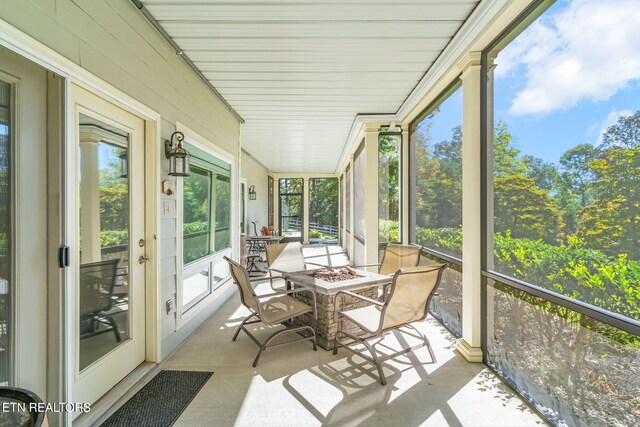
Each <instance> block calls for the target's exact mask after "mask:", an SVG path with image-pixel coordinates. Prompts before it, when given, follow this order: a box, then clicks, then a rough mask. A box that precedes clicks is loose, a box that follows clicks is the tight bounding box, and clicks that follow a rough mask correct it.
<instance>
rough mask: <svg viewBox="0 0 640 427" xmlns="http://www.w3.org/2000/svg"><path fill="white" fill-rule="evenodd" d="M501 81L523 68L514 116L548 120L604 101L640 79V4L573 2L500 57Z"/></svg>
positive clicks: (631, 1) (610, 0)
mask: <svg viewBox="0 0 640 427" xmlns="http://www.w3.org/2000/svg"><path fill="white" fill-rule="evenodd" d="M496 63H497V64H498V66H497V67H496V71H495V72H496V77H498V78H499V77H501V76H505V75H507V74H509V73H513V72H519V71H520V69H519V68H518V69H517V71H516V68H517V67H518V66H520V65H522V66H523V67H524V72H525V75H526V83H525V84H524V86H523V87H522V88H519V90H518V91H517V92H516V94H515V97H514V99H513V101H512V103H511V107H510V109H509V113H511V114H514V115H527V114H533V115H544V114H548V113H551V112H553V111H556V110H563V109H566V108H570V107H572V106H575V105H576V104H578V102H580V101H582V100H592V101H601V100H606V99H608V98H610V97H611V96H613V95H614V94H615V93H616V92H617V91H619V90H620V89H622V88H624V87H625V86H627V85H628V84H629V83H630V82H632V81H634V80H637V79H640V1H638V0H573V1H571V2H570V4H569V6H568V7H566V8H565V9H563V10H561V11H559V12H556V13H554V14H550V15H548V16H544V17H543V18H542V19H539V20H537V21H536V22H534V23H533V24H532V25H531V26H530V27H529V28H528V29H527V30H526V31H525V32H524V33H522V34H521V35H520V36H519V37H518V38H516V39H515V40H514V42H512V43H511V44H510V45H508V46H507V47H506V48H505V49H504V50H503V51H502V52H500V54H499V56H498V58H497V59H496Z"/></svg>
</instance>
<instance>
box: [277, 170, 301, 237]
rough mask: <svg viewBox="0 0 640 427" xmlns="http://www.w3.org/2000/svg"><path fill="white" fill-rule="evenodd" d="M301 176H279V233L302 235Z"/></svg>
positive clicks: (290, 235)
mask: <svg viewBox="0 0 640 427" xmlns="http://www.w3.org/2000/svg"><path fill="white" fill-rule="evenodd" d="M303 185H304V180H303V179H302V178H281V179H280V182H279V186H280V234H281V235H282V236H287V237H297V238H301V237H302V203H303V201H302V197H303V194H302V191H303Z"/></svg>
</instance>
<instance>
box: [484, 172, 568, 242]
mask: <svg viewBox="0 0 640 427" xmlns="http://www.w3.org/2000/svg"><path fill="white" fill-rule="evenodd" d="M494 186H495V221H494V227H495V230H494V231H496V232H507V231H510V233H511V235H512V236H513V237H515V238H520V237H521V238H527V239H532V240H537V239H542V240H544V241H545V242H548V243H554V242H557V241H558V240H559V238H560V237H561V231H562V228H563V222H562V214H561V212H560V211H559V210H558V209H557V207H556V203H555V201H554V199H553V198H552V197H551V196H550V194H549V191H548V190H542V189H540V188H538V187H537V186H536V184H535V182H534V180H533V179H532V178H529V177H526V176H524V175H508V176H505V177H496V178H495V179H494Z"/></svg>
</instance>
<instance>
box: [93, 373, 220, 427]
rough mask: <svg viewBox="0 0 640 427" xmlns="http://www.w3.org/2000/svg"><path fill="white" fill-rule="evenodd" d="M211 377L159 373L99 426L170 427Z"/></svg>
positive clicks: (205, 374) (204, 374) (203, 374)
mask: <svg viewBox="0 0 640 427" xmlns="http://www.w3.org/2000/svg"><path fill="white" fill-rule="evenodd" d="M211 375H213V372H194V371H160V373H159V374H158V375H156V376H155V378H153V379H152V380H151V381H149V383H147V384H146V385H145V386H144V387H142V389H140V391H138V392H137V393H136V394H135V395H134V396H133V397H132V398H131V399H129V400H128V401H127V402H126V403H125V404H124V405H122V406H121V407H120V409H118V410H117V411H116V412H114V413H113V415H111V416H110V417H109V418H108V419H107V420H106V421H105V422H104V423H102V426H103V427H119V426H136V427H147V426H148V427H161V426H170V425H172V424H173V423H174V422H175V421H176V420H177V419H178V417H179V416H180V414H182V411H184V410H185V408H186V407H187V405H189V403H190V402H191V400H193V398H194V397H195V396H196V394H198V392H199V391H200V389H201V388H202V386H204V385H205V383H206V382H207V380H208V379H209V377H211Z"/></svg>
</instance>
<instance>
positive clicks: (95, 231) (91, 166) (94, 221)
mask: <svg viewBox="0 0 640 427" xmlns="http://www.w3.org/2000/svg"><path fill="white" fill-rule="evenodd" d="M98 143H99V140H98V139H95V138H91V137H86V136H83V137H82V138H81V140H80V170H81V171H82V173H81V179H80V194H81V197H82V203H81V204H82V208H81V210H80V224H81V230H80V233H81V234H80V235H81V236H82V253H81V260H80V262H81V263H83V264H86V263H90V262H96V261H100V260H101V258H102V255H101V253H100V247H101V245H100V182H99V176H98V172H99V170H100V165H99V157H98V156H99V153H98Z"/></svg>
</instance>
